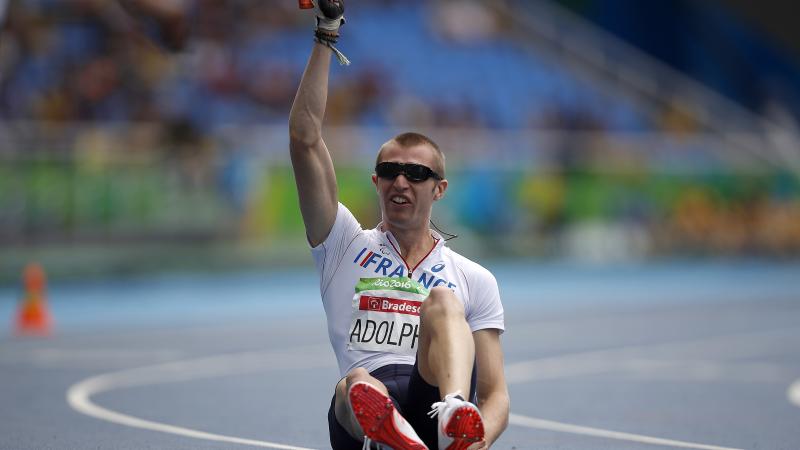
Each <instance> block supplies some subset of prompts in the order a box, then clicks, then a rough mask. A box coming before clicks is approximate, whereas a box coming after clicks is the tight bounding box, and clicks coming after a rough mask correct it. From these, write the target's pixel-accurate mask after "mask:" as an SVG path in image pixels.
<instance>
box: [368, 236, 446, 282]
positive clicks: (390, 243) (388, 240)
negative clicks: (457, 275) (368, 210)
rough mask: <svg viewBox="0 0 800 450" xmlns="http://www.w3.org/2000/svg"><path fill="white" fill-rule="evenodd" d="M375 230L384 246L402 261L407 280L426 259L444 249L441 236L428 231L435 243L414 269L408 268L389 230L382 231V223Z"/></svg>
mask: <svg viewBox="0 0 800 450" xmlns="http://www.w3.org/2000/svg"><path fill="white" fill-rule="evenodd" d="M375 230H376V231H377V232H378V233H380V234H381V236H382V240H383V242H384V244H385V245H386V246H387V247H388V248H390V249H392V251H394V253H395V254H396V255H397V256H398V257H399V258H400V259H401V260H403V264H405V266H406V270H408V273H407V274H406V275H407V276H408V277H409V278H411V277H412V274H413V272H414V271H415V270H417V269H418V268H419V267H420V266H421V265H422V263H424V262H425V261H427V260H428V259H430V258H431V257H432V256H433V255H434V254H435V253H437V252H439V251H441V249H442V248H443V247H444V245H445V240H444V238H442V235H441V234H439V233H437V232H436V231H435V230H431V229H429V230H428V231H429V232H430V233H431V236H432V237H433V239H434V241H435V243H434V244H433V247H431V249H430V251H429V252H428V254H427V255H425V257H424V258H422V259H421V260H420V261H419V263H417V265H416V266H414V267H410V266H409V265H408V262H406V259H405V257H404V256H403V254H402V253H400V244H399V243H398V242H397V238H395V237H394V234H392V232H391V231H389V230H384V229H383V222H381V223H379V224H378V226H376V227H375Z"/></svg>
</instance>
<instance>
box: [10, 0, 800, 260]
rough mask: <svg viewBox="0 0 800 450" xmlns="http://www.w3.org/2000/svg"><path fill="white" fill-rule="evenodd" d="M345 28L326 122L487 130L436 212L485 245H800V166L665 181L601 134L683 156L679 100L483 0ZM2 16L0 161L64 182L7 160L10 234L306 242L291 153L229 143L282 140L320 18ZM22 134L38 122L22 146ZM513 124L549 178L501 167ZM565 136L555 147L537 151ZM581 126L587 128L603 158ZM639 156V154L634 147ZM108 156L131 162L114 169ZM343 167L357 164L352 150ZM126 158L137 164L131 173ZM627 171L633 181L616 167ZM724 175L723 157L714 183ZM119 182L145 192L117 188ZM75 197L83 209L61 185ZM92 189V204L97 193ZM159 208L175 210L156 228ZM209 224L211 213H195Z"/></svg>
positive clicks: (254, 8) (390, 4)
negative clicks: (545, 41)
mask: <svg viewBox="0 0 800 450" xmlns="http://www.w3.org/2000/svg"><path fill="white" fill-rule="evenodd" d="M421 12H422V13H424V14H422V13H421ZM421 14H422V15H424V17H425V19H420V15H421ZM387 16H388V17H391V18H392V20H387V19H386V17H387ZM352 17H353V20H352V22H353V24H352V25H351V24H348V25H346V28H345V31H346V32H349V33H351V34H350V35H349V36H348V41H347V44H346V45H343V46H342V48H343V50H345V52H346V53H348V56H349V57H350V58H351V59H352V60H353V61H356V62H355V63H354V64H353V66H351V67H348V68H347V69H345V70H334V71H333V74H332V79H331V90H330V95H329V104H328V110H327V116H326V120H327V121H328V122H329V124H330V125H344V126H350V125H357V126H361V127H362V130H366V131H364V133H365V135H366V134H369V132H368V130H369V129H370V127H387V126H389V127H391V126H401V127H424V128H429V127H434V128H435V127H444V128H456V129H465V128H470V129H481V130H486V133H487V134H486V137H485V142H486V148H485V149H484V150H483V151H484V154H483V155H482V156H481V157H480V158H479V160H477V161H471V160H468V159H469V158H470V157H471V156H470V155H467V154H466V153H465V154H464V155H459V154H458V152H459V151H461V149H458V148H454V149H451V150H453V151H454V153H455V154H454V155H453V158H452V161H454V162H455V164H454V166H455V167H454V170H453V171H452V172H451V171H450V170H448V172H451V173H452V174H453V176H454V177H456V178H458V177H460V180H459V184H460V185H461V186H460V187H461V189H459V191H458V192H461V193H462V194H461V195H460V196H459V195H458V194H457V193H456V190H454V193H453V197H454V198H453V201H452V203H450V204H449V206H445V208H449V209H450V212H449V213H447V214H446V216H449V217H451V218H452V220H453V221H457V222H458V223H459V224H460V226H463V227H465V228H467V229H469V230H470V231H471V232H473V233H474V235H475V236H478V237H479V238H480V239H483V242H485V243H486V245H487V246H491V247H492V248H494V249H495V250H497V249H500V250H501V252H502V251H503V249H502V244H498V242H497V241H496V239H495V238H493V237H492V236H500V235H502V236H507V233H515V235H516V236H518V237H520V238H521V239H520V240H517V242H528V244H529V245H521V246H519V248H517V249H514V248H507V249H505V250H506V251H507V252H508V253H515V252H517V251H519V250H520V249H522V250H524V251H525V252H529V253H533V254H551V253H559V252H562V253H563V252H564V251H565V250H564V249H570V248H575V249H578V250H576V251H575V253H580V252H584V253H586V252H587V249H590V248H591V247H592V246H600V247H603V246H605V247H604V249H601V250H602V251H603V252H606V253H607V254H608V252H611V253H614V252H617V254H620V253H629V254H631V255H638V256H643V255H644V256H646V255H652V254H656V255H657V254H669V253H674V252H679V253H702V254H727V255H753V254H757V255H758V254H765V255H773V256H774V255H778V256H797V255H798V254H800V233H799V232H798V229H800V228H798V227H797V226H795V224H796V223H800V185H799V184H798V181H797V176H796V175H794V174H792V172H791V171H778V170H774V171H770V170H768V171H767V172H766V173H765V174H763V176H762V178H759V180H760V181H758V182H754V183H750V182H748V181H747V180H752V178H753V177H752V176H751V174H749V173H747V174H744V175H742V176H741V177H740V178H737V177H738V176H739V175H740V174H737V173H733V172H731V173H727V175H728V176H729V178H730V180H729V181H728V182H727V183H728V184H736V183H738V182H741V183H745V184H747V183H750V184H748V186H750V188H748V189H744V190H742V189H738V190H737V189H722V190H720V189H719V188H718V186H717V185H715V181H714V180H713V179H710V178H709V177H706V176H705V175H703V174H702V172H703V171H702V170H700V171H698V173H700V174H699V175H697V174H693V173H692V172H691V171H688V172H684V173H682V174H679V175H676V176H675V177H672V178H670V177H667V178H669V181H667V182H663V183H662V182H659V181H657V180H655V179H654V177H655V175H654V174H660V173H663V170H662V169H660V168H658V167H646V166H647V165H646V164H639V165H637V164H638V163H637V161H638V159H641V158H640V157H634V158H633V160H631V159H630V157H629V156H626V157H624V158H615V157H614V152H615V151H616V150H617V148H616V146H617V144H616V143H614V141H613V140H607V137H608V136H610V135H611V134H613V133H615V132H631V131H634V132H642V131H653V130H659V131H662V132H665V133H666V134H664V135H663V136H662V137H663V139H662V144H661V146H662V147H669V148H670V150H667V152H669V153H671V154H673V155H674V157H675V159H681V160H688V161H691V160H692V159H693V156H692V154H690V152H691V151H692V145H694V144H692V145H689V144H686V145H684V143H682V139H684V138H685V137H686V136H691V135H692V134H693V133H696V132H698V131H702V130H701V129H700V126H699V125H698V124H697V121H696V120H695V119H694V118H693V117H692V113H691V112H690V111H691V107H690V106H687V105H686V104H684V103H682V101H681V100H680V99H674V100H670V101H666V102H665V104H666V105H667V106H666V107H665V108H664V110H663V111H661V113H660V114H659V115H658V116H657V117H655V118H653V117H649V116H646V115H645V114H643V113H640V112H638V111H637V110H636V108H634V107H632V106H630V105H628V104H627V103H626V101H625V100H624V99H622V98H611V97H610V96H609V95H608V94H605V93H602V92H599V90H597V89H594V88H592V87H590V86H587V85H586V84H584V83H582V82H580V81H578V79H577V77H575V76H573V75H572V74H570V72H569V70H568V69H567V68H566V67H560V66H559V65H558V64H557V63H556V62H553V61H549V60H546V59H537V58H536V57H535V55H533V54H531V53H529V52H526V51H521V50H520V48H519V46H518V45H516V44H514V43H513V40H507V39H506V37H504V31H503V30H504V28H505V20H506V18H504V17H503V16H502V15H499V14H497V13H496V11H494V10H493V9H491V8H486V7H484V6H482V5H481V2H475V1H466V0H464V1H453V0H450V1H438V2H425V1H422V0H408V1H403V2H398V1H390V0H380V1H378V0H371V1H370V2H369V6H368V7H367V6H366V5H362V8H361V9H360V11H353V12H352ZM0 19H1V20H0V24H2V26H1V27H0V155H2V154H4V153H14V154H19V153H21V152H26V151H31V152H34V151H36V152H44V153H48V152H50V153H52V152H54V151H56V152H58V151H61V150H65V152H62V153H68V154H69V155H71V158H73V161H71V163H70V164H72V165H68V166H66V167H64V168H63V172H59V170H61V169H54V168H52V167H49V166H47V167H45V166H44V165H37V164H29V163H28V162H25V163H24V164H21V165H20V166H19V167H12V166H10V165H5V162H4V164H3V165H0V208H2V209H3V211H4V212H3V214H2V215H0V241H11V242H14V241H18V240H19V238H20V236H27V238H28V239H30V241H32V242H35V241H36V240H37V239H39V238H41V237H42V236H44V235H47V234H48V233H49V234H50V235H56V236H62V237H63V236H68V237H69V236H72V237H74V236H75V235H76V234H79V232H80V231H81V230H83V229H84V228H87V229H89V228H91V227H92V226H94V225H98V224H100V225H103V224H109V223H123V224H125V226H123V227H121V228H120V229H125V230H127V228H125V227H128V228H129V227H130V225H131V224H133V226H134V227H137V226H138V227H139V230H138V231H137V233H139V234H143V235H145V236H146V235H147V232H153V233H156V234H158V233H160V234H161V235H166V236H174V235H175V233H176V232H179V231H180V230H185V229H186V227H190V226H192V225H204V226H207V228H206V231H207V232H206V233H205V234H204V235H205V236H211V237H214V236H219V235H223V236H229V235H231V234H233V235H236V234H239V233H245V234H252V233H254V232H255V233H256V234H258V233H259V230H261V232H262V233H263V232H267V233H274V234H276V235H280V234H282V233H285V234H292V233H294V234H298V230H299V227H298V224H299V217H294V216H296V214H295V213H296V208H293V209H292V211H293V213H292V214H294V216H293V215H291V214H289V215H288V216H289V217H291V219H290V220H284V219H283V216H285V215H287V213H286V212H285V210H287V208H289V207H285V206H286V205H289V204H290V203H291V202H293V198H292V196H291V192H293V185H292V180H291V178H290V177H288V176H287V175H286V170H287V168H286V167H285V160H284V162H283V167H279V168H278V169H274V168H270V167H266V166H264V165H259V164H261V162H259V164H256V163H255V162H254V160H253V158H254V153H255V154H258V153H259V151H258V150H256V149H254V147H253V145H250V146H249V147H248V145H242V143H241V140H240V138H241V136H239V137H236V136H234V137H231V136H230V135H229V132H228V131H226V130H227V127H228V126H229V125H231V124H235V125H236V126H237V127H244V128H243V129H247V127H248V126H254V125H258V126H260V125H273V126H274V128H273V129H272V130H275V133H278V134H279V135H280V137H281V139H283V138H285V122H286V120H287V119H286V117H287V112H288V110H289V108H290V105H291V102H292V99H293V96H294V92H295V90H296V86H297V83H298V81H299V78H300V74H301V71H302V68H303V65H304V62H305V59H306V56H307V54H308V48H309V46H310V42H311V32H310V29H311V20H312V19H311V18H310V16H309V14H308V13H307V12H305V13H303V12H300V11H298V10H297V7H296V5H295V3H294V2H293V1H285V2H264V1H261V0H238V1H223V0H120V1H111V0H24V1H14V0H10V1H9V0H7V1H3V0H0ZM465 24H468V26H465ZM347 27H350V28H352V31H350V30H348V28H347ZM385 35H388V36H391V39H390V38H386V39H383V38H382V37H383V36H385ZM396 36H400V37H397V38H396ZM376 42H380V45H376ZM423 48H424V49H425V51H420V49H423ZM376 49H377V50H378V51H376ZM351 52H352V53H351ZM16 124H27V125H26V126H25V127H24V129H26V130H31V129H33V130H34V131H32V132H31V131H28V132H20V133H19V135H17V139H16V140H14V139H11V138H10V136H11V134H12V133H11V131H15V132H19V129H18V128H16ZM76 124H80V125H78V126H76ZM2 130H5V136H3V134H4V132H2ZM40 130H41V131H40ZM54 130H55V131H54ZM509 130H538V132H542V134H543V136H544V137H543V138H542V139H541V141H542V142H548V143H547V144H541V145H540V143H539V141H538V140H537V142H524V143H520V144H521V145H520V146H519V148H512V149H503V150H502V152H504V153H509V152H511V153H513V152H514V151H516V152H519V159H520V160H521V161H530V160H532V159H535V158H531V154H532V153H534V152H537V151H540V150H541V149H542V147H548V148H554V150H553V154H552V155H551V156H552V157H551V158H550V161H549V162H548V166H547V167H541V166H536V164H534V163H531V164H529V165H526V163H516V164H512V165H513V166H514V170H513V171H512V172H513V173H509V172H507V171H505V170H506V169H499V168H498V167H495V165H496V164H498V162H500V161H499V160H498V159H497V158H496V153H497V152H498V149H496V148H492V145H493V137H492V136H495V135H494V134H492V133H503V132H506V131H509ZM553 130H555V131H557V132H558V133H557V134H556V135H555V136H556V138H555V143H553V142H550V141H549V140H548V138H547V133H548V132H551V131H553ZM48 133H52V134H48ZM226 133H227V134H226ZM570 133H576V134H580V135H582V136H584V137H586V136H589V137H590V140H591V141H592V145H586V139H583V140H575V139H572V138H570ZM584 133H586V134H584ZM20 136H22V137H20ZM46 136H49V140H45V139H44V138H45V137H46ZM261 138H264V139H261ZM383 138H384V139H385V138H386V136H383ZM259 139H260V141H259V142H258V144H257V145H263V146H264V147H269V146H270V144H267V143H266V142H273V143H275V142H278V144H276V145H274V146H273V147H275V148H273V150H275V151H280V152H281V154H282V152H283V150H284V149H283V148H277V147H280V145H282V143H283V141H282V140H281V139H278V140H277V141H276V140H275V137H274V136H260V135H259ZM254 140H255V139H249V142H250V143H251V144H252V142H253V141H254ZM368 140H369V139H366V138H365V139H364V141H368ZM351 142H352V141H351ZM370 145H372V144H370ZM254 150H256V151H255V152H254ZM372 150H374V149H370V151H372ZM649 150H653V149H652V148H648V145H647V144H645V145H641V146H639V147H637V148H636V149H634V150H633V151H629V152H627V153H626V154H627V155H635V154H637V153H640V154H641V153H644V154H646V153H647V152H648V151H649ZM342 151H343V152H344V153H348V150H347V149H342ZM355 152H356V150H352V149H351V150H350V153H355ZM114 155H121V156H122V157H119V158H118V159H119V161H124V164H123V163H121V162H120V163H117V164H116V166H115V162H114V159H115V158H117V157H116V156H114ZM154 155H155V156H154ZM451 155H452V153H451ZM465 155H467V156H465ZM137 158H138V159H137ZM337 158H338V159H337V161H338V162H342V164H343V165H352V166H356V167H357V168H358V169H359V170H361V169H363V168H362V167H361V166H359V165H358V164H359V163H355V162H354V161H353V158H352V154H350V155H337ZM626 158H627V159H626ZM24 159H25V158H22V160H24ZM514 159H515V160H516V157H515V158H514ZM644 159H647V156H645V157H644ZM5 161H10V160H5ZM132 161H134V164H133V166H134V167H137V168H138V169H136V170H134V171H131V170H128V169H127V168H129V167H131V162H132ZM136 161H138V162H136ZM598 162H599V164H598ZM472 163H474V167H473V166H472V165H471V164H472ZM506 163H507V161H506ZM631 164H633V165H636V166H637V167H638V168H637V170H635V171H634V175H633V177H634V178H636V179H638V180H639V181H640V182H639V184H635V183H634V184H626V182H624V180H623V182H621V181H620V179H619V177H618V176H617V175H615V174H618V173H619V172H620V171H622V172H625V170H627V169H628V168H629V167H630V166H631ZM506 165H507V164H506ZM20 167H22V168H23V169H22V170H20ZM265 167H266V168H265ZM262 169H263V171H262V172H261V173H256V172H257V171H259V170H262ZM761 169H762V168H758V169H757V171H758V170H761ZM726 170H729V169H728V168H727V167H726V166H725V163H724V162H722V163H721V164H720V165H717V166H714V167H712V168H711V169H710V172H711V173H726V172H725V171H726ZM71 171H77V173H79V174H80V176H79V177H74V176H73V174H72V172H71ZM126 172H127V174H129V175H130V174H131V173H135V174H136V175H137V176H139V177H140V178H142V179H145V180H151V181H152V183H150V181H148V183H150V184H149V185H148V184H147V183H142V182H138V181H135V180H127V181H126V180H125V179H124V178H125V175H126ZM745 172H747V170H745ZM43 178H48V179H49V181H48V182H47V183H40V182H39V181H40V180H42V179H43ZM623 178H624V177H623ZM651 178H652V179H651ZM711 178H713V177H711ZM76 180H77V181H76ZM80 183H84V184H85V185H81V184H80ZM126 183H127V184H126ZM123 185H125V186H128V187H124V188H119V186H123ZM114 186H117V187H114ZM155 186H157V188H156V187H155ZM609 186H612V188H609ZM162 188H163V190H160V189H162ZM71 190H73V191H75V192H78V193H76V194H75V195H74V196H73V197H75V198H79V200H78V201H76V200H75V198H70V195H72V194H68V193H67V194H64V195H63V196H60V197H59V196H58V195H55V196H54V195H53V193H52V192H53V191H58V192H62V193H65V192H69V191H71ZM94 190H97V191H98V192H100V193H97V194H93V193H89V194H87V192H90V191H94ZM348 191H349V189H348V188H347V187H345V188H344V189H343V193H344V195H348V194H347V192H348ZM81 192H83V193H81ZM164 192H171V193H172V197H171V198H167V199H166V200H165V198H164V197H165V195H164ZM166 197H169V196H166ZM351 201H352V202H353V203H355V204H354V205H351V206H352V209H354V210H355V211H365V212H368V213H374V212H375V208H374V202H373V200H372V199H363V198H353V199H351ZM82 205H83V206H82ZM81 208H83V209H81ZM281 208H283V209H281ZM162 210H163V211H167V212H170V211H171V212H172V214H171V215H170V214H167V215H166V216H164V217H161V216H159V214H161V213H159V212H158V211H162ZM201 213H202V214H205V216H204V218H203V219H202V220H200V219H198V218H197V216H195V215H193V214H201ZM162 216H163V214H162ZM276 216H281V217H277V218H276ZM231 217H232V218H233V221H231V220H228V219H230V218H231ZM223 218H224V220H223ZM359 218H360V219H362V220H363V222H362V223H371V222H372V221H373V220H374V218H373V217H366V216H364V217H359ZM282 220H283V221H282ZM231 222H233V225H232V224H231ZM136 224H139V225H136ZM276 224H277V225H276ZM281 224H282V225H281ZM103 226H104V225H103ZM221 228H224V229H223V230H222V231H220V229H221ZM75 230H78V231H75ZM142 230H145V231H147V232H144V231H142ZM254 230H255V231H254ZM265 230H266V231H265ZM125 232H126V233H127V232H129V230H127V231H125ZM106 234H110V235H113V234H114V233H113V232H110V233H106ZM134 234H136V233H134ZM526 239H527V240H528V241H526ZM507 241H508V240H507ZM498 245H500V247H498ZM553 245H557V246H559V248H558V249H556V250H553V249H552V248H551V247H552V246H553ZM612 247H613V248H612ZM622 248H628V249H629V250H627V251H623V250H621V249H622ZM567 251H569V250H567Z"/></svg>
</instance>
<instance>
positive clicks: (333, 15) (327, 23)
mask: <svg viewBox="0 0 800 450" xmlns="http://www.w3.org/2000/svg"><path fill="white" fill-rule="evenodd" d="M314 12H315V13H316V14H317V29H316V30H315V31H314V39H315V40H316V41H317V42H319V43H320V44H324V45H327V46H328V47H329V48H330V49H331V50H333V52H334V53H335V54H336V58H337V59H338V60H339V64H341V65H343V66H348V65H350V61H349V60H348V59H347V57H346V56H344V54H343V53H342V52H340V51H339V50H338V49H337V48H336V47H334V46H333V44H335V43H336V41H337V40H338V39H339V27H341V26H342V24H343V23H344V0H314Z"/></svg>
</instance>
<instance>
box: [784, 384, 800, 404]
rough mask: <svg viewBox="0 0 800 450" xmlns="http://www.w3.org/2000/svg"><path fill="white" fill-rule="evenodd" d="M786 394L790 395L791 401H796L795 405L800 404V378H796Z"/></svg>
mask: <svg viewBox="0 0 800 450" xmlns="http://www.w3.org/2000/svg"><path fill="white" fill-rule="evenodd" d="M786 396H787V397H789V402H790V403H794V404H795V406H800V378H798V379H797V380H795V382H794V383H792V384H791V385H790V386H789V389H788V390H787V391H786Z"/></svg>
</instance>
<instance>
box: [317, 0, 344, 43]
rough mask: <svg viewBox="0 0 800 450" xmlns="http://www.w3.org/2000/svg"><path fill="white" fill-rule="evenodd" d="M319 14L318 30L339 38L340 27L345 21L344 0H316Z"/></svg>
mask: <svg viewBox="0 0 800 450" xmlns="http://www.w3.org/2000/svg"><path fill="white" fill-rule="evenodd" d="M314 12H316V13H317V30H324V32H325V34H330V35H332V36H339V27H340V26H342V24H343V23H344V22H345V21H344V0H314Z"/></svg>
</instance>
